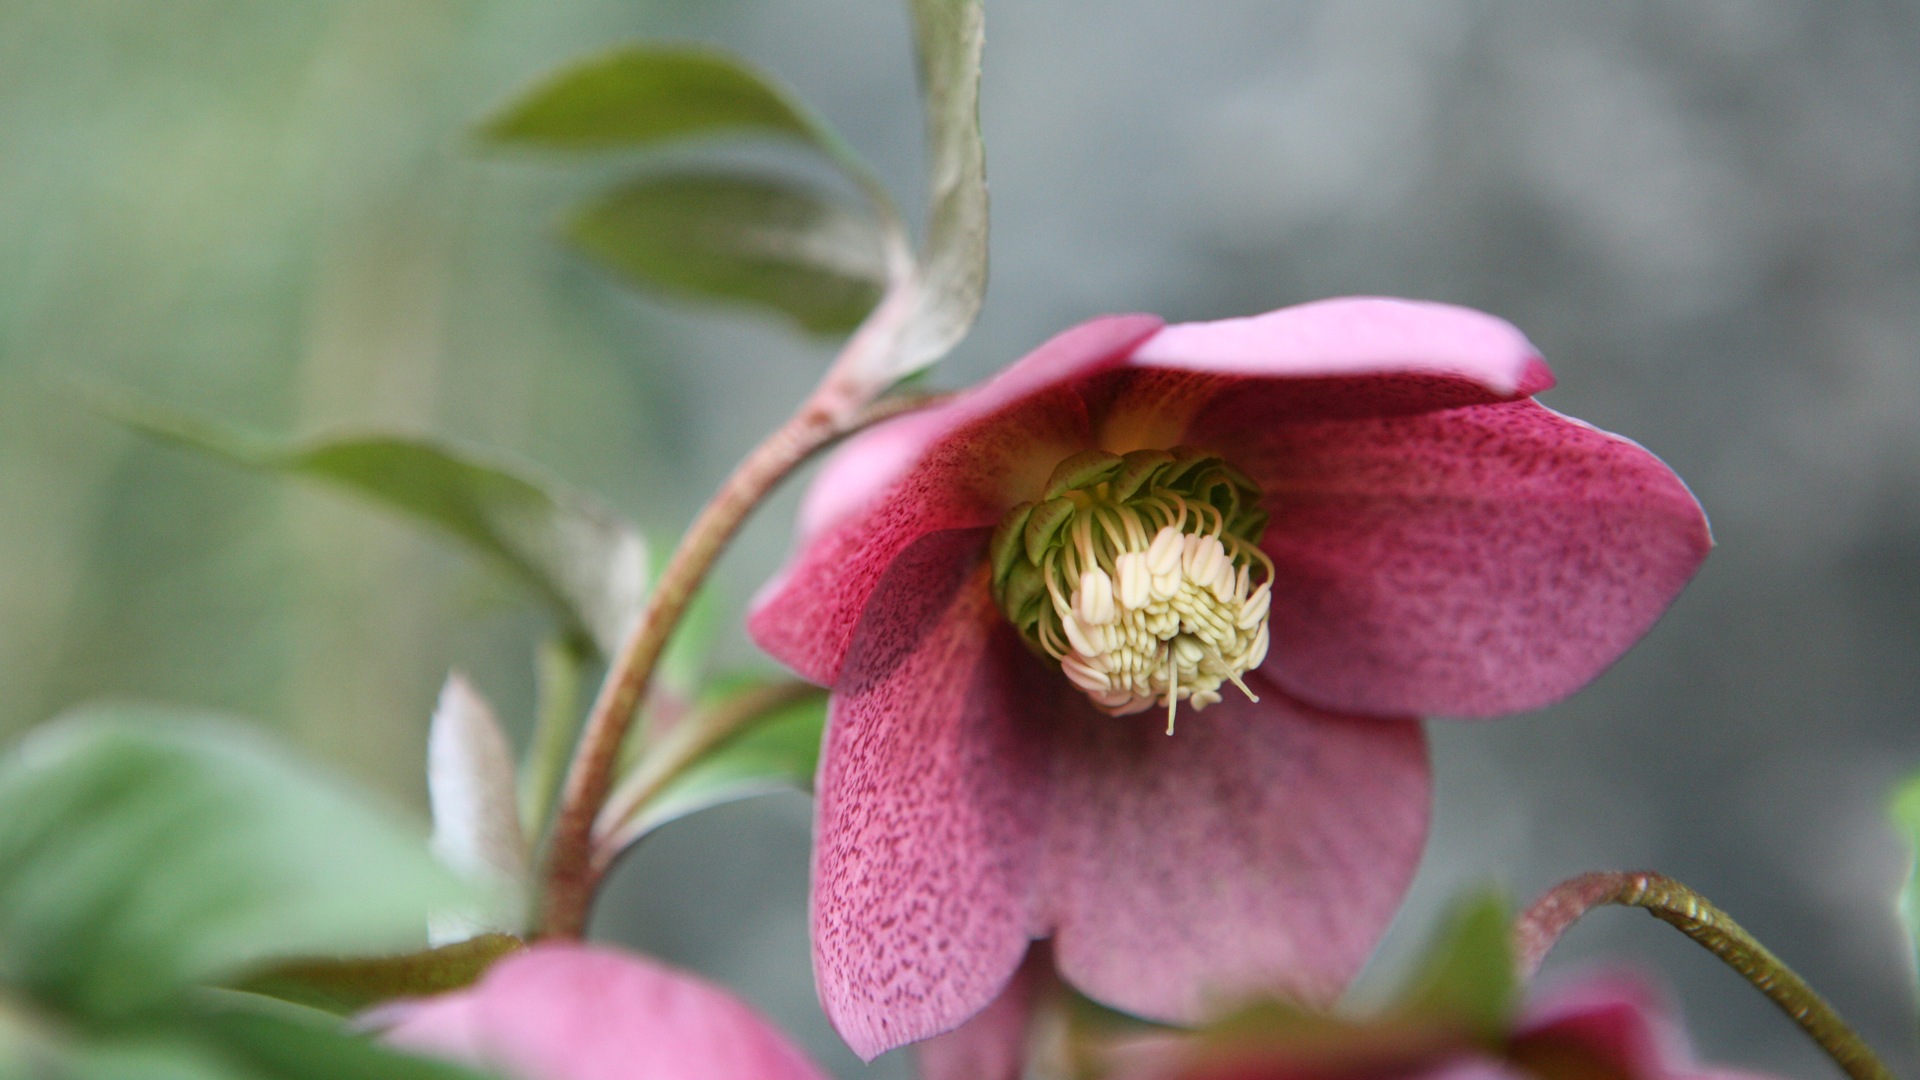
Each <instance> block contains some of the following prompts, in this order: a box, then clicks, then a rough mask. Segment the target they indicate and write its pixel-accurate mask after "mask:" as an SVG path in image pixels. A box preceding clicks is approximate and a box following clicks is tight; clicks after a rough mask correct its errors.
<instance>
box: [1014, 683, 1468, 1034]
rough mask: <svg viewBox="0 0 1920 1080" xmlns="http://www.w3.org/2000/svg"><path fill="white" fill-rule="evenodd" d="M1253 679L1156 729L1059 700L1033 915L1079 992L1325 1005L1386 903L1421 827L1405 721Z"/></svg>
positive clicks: (1133, 1001) (1412, 738)
mask: <svg viewBox="0 0 1920 1080" xmlns="http://www.w3.org/2000/svg"><path fill="white" fill-rule="evenodd" d="M1061 685H1064V683H1062V684H1061ZM1254 689H1255V690H1256V691H1260V692H1262V693H1263V695H1264V696H1263V699H1262V701H1261V702H1260V703H1258V704H1254V703H1252V702H1248V701H1246V700H1245V699H1244V698H1242V697H1240V696H1239V695H1238V694H1237V693H1234V694H1232V695H1231V696H1229V697H1228V698H1227V699H1226V700H1224V701H1222V702H1220V703H1218V704H1215V705H1213V706H1210V707H1209V708H1207V709H1206V710H1205V711H1203V712H1199V713H1195V712H1193V711H1192V710H1190V709H1187V708H1185V707H1182V709H1181V710H1180V715H1179V723H1178V728H1177V730H1176V731H1175V733H1174V734H1173V735H1172V736H1171V737H1169V736H1167V735H1166V734H1165V732H1164V728H1163V725H1164V723H1165V716H1164V715H1160V716H1157V717H1156V716H1155V715H1154V714H1151V713H1148V714H1140V715H1135V716H1131V717H1120V718H1115V717H1109V716H1104V715H1102V714H1100V713H1098V712H1096V711H1094V710H1093V709H1092V707H1091V706H1089V705H1087V704H1086V703H1085V701H1084V699H1081V698H1080V697H1079V695H1077V694H1075V693H1073V692H1071V691H1067V692H1065V693H1063V694H1060V695H1059V696H1058V700H1059V701H1060V703H1061V704H1060V706H1059V708H1060V712H1061V714H1062V715H1061V716H1060V720H1059V732H1058V738H1059V739H1060V740H1061V742H1060V746H1059V748H1058V750H1057V751H1056V753H1055V761H1056V762H1057V764H1058V769H1059V773H1058V779H1057V781H1056V783H1055V787H1054V792H1053V805H1052V812H1053V822H1054V843H1053V844H1052V846H1051V849H1050V852H1049V859H1048V862H1047V868H1046V873H1047V880H1046V896H1047V898H1048V900H1049V903H1050V908H1049V910H1048V912H1047V913H1046V914H1047V915H1048V917H1049V921H1051V922H1052V923H1053V925H1054V927H1055V936H1054V943H1053V947H1054V958H1055V962H1056V963H1057V964H1058V966H1059V969H1060V973H1061V975H1062V977H1064V978H1065V979H1066V981H1067V982H1069V983H1071V984H1072V985H1074V986H1076V987H1078V988H1079V989H1081V990H1082V991H1084V992H1086V993H1087V994H1088V995H1090V996H1092V997H1095V998H1098V999H1099V1000H1101V1001H1103V1002H1106V1003H1107V1004H1109V1005H1113V1006H1115V1007H1117V1008H1120V1009H1124V1010H1126V1011H1128V1012H1133V1013H1137V1014H1139V1015H1142V1016H1147V1017H1151V1018H1155V1019H1162V1020H1170V1021H1176V1022H1192V1021H1195V1020H1198V1019H1200V1018H1202V1017H1204V1016H1205V1015H1207V1013H1208V1011H1209V1006H1212V1007H1214V1008H1218V1007H1220V1006H1221V1005H1223V1004H1225V1003H1231V1002H1232V1001H1234V1000H1235V999H1237V998H1240V997H1242V996H1245V995H1247V994H1249V993H1255V992H1268V993H1272V992H1278V993H1281V994H1284V995H1288V996H1292V997H1298V998H1302V999H1305V1000H1308V1001H1311V1002H1314V1003H1317V1004H1326V1003H1329V1002H1331V1000H1332V999H1333V998H1334V997H1336V996H1337V995H1338V994H1339V993H1340V992H1341V991H1342V990H1344V989H1345V988H1346V985H1347V982H1348V980H1349V979H1351V977H1352V976H1353V974H1354V973H1355V972H1356V971H1357V970H1359V967H1360V965H1361V963H1362V962H1363V961H1364V960H1365V959H1366V958H1367V956H1368V954H1370V953H1371V952H1372V951H1373V947H1374V945H1375V944H1376V943H1377V942H1378V940H1379V938H1380V935H1381V934H1382V933H1383V932H1384V931H1385V929H1386V926H1387V923H1388V921H1389V920H1390V919H1391V918H1392V917H1393V913H1394V911H1395V909H1396V908H1397V907H1398V906H1399V903H1400V899H1401V897H1402V895H1403V894H1404V893H1405V891H1406V887H1407V885H1408V883H1409V882H1410V881H1411V880H1412V877H1413V871H1414V867H1415V865H1416V864H1417V863H1418V862H1419V859H1420V850H1421V846H1422V844H1423V842H1424V840H1425V837H1426V829H1427V818H1428V808H1429V796H1430V777H1429V774H1428V768H1427V753H1426V741H1425V738H1424V736H1423V734H1422V732H1421V730H1420V727H1419V725H1418V724H1417V723H1414V722H1412V721H1408V720H1389V719H1381V718H1374V717H1367V718H1352V717H1344V716H1334V715H1331V714H1327V713H1322V712H1317V711H1315V710H1312V709H1309V708H1306V707H1304V706H1301V705H1297V704H1294V703H1292V702H1290V701H1288V700H1287V699H1286V697H1285V696H1284V695H1282V694H1280V693H1278V692H1276V691H1273V690H1271V689H1270V688H1263V687H1261V686H1260V685H1258V684H1257V680H1256V685H1255V686H1254Z"/></svg>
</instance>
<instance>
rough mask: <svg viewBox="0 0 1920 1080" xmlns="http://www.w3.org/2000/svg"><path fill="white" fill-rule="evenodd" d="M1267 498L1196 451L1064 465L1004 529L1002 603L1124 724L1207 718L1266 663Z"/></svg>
mask: <svg viewBox="0 0 1920 1080" xmlns="http://www.w3.org/2000/svg"><path fill="white" fill-rule="evenodd" d="M1259 504H1260V489H1259V488H1257V487H1255V486H1254V484H1253V482H1252V481H1251V480H1248V479H1247V477H1246V476H1245V474H1243V473H1241V472H1240V470H1238V469H1236V468H1234V467H1233V466H1232V465H1229V464H1227V462H1225V461H1224V460H1222V459H1221V458H1220V457H1219V456H1217V455H1214V454H1208V453H1205V452H1203V451H1200V450H1194V449H1191V448H1188V447H1175V448H1174V449H1173V450H1170V451H1169V450H1135V451H1133V452H1131V453H1128V454H1125V455H1119V454H1109V453H1106V452H1105V451H1101V450H1087V451H1083V452H1081V453H1078V454H1075V455H1073V456H1072V457H1070V458H1068V459H1066V460H1065V461H1063V462H1061V463H1060V464H1059V466H1058V467H1056V468H1055V469H1054V471H1053V476H1052V478H1051V479H1049V480H1048V481H1047V487H1046V493H1045V494H1044V495H1043V496H1042V497H1041V499H1040V501H1038V502H1026V503H1021V504H1020V505H1018V506H1016V507H1014V508H1013V509H1012V510H1009V511H1008V512H1007V516H1006V517H1004V518H1002V519H1001V521H1000V525H999V527H998V528H996V529H995V530H994V533H993V541H992V544H991V547H990V549H989V550H990V552H991V557H992V560H993V598H994V601H995V602H996V603H998V604H999V605H1000V610H1001V611H1003V612H1005V613H1006V616H1007V618H1008V619H1010V620H1012V622H1013V625H1014V626H1015V627H1016V628H1017V629H1018V630H1019V631H1020V633H1021V636H1023V637H1024V638H1025V639H1026V641H1027V643H1028V644H1029V645H1030V646H1032V647H1033V648H1034V649H1036V650H1038V651H1039V652H1042V653H1045V654H1046V655H1047V656H1049V657H1052V658H1053V659H1054V660H1056V661H1058V662H1059V664H1060V670H1061V672H1062V673H1063V674H1065V675H1066V677H1067V678H1068V679H1069V680H1071V681H1072V682H1073V684H1074V685H1075V686H1078V687H1079V688H1080V689H1082V690H1084V691H1086V694H1087V696H1088V697H1089V698H1091V699H1093V703H1094V704H1095V705H1097V706H1099V707H1100V708H1101V709H1102V710H1104V711H1106V712H1107V713H1110V714H1112V715H1114V716H1125V715H1127V714H1129V713H1137V712H1141V711H1143V710H1145V709H1149V708H1152V707H1153V706H1155V705H1162V706H1165V707H1166V710H1167V734H1169V735H1171V734H1173V719H1174V711H1175V709H1176V708H1178V706H1179V703H1180V702H1181V700H1183V699H1184V700H1185V701H1186V702H1187V703H1188V704H1189V705H1191V706H1193V708H1195V709H1196V710H1197V709H1204V708H1206V707H1207V706H1208V705H1211V704H1213V703H1214V702H1216V701H1219V700H1220V685H1221V684H1222V683H1225V682H1231V683H1233V684H1234V685H1235V686H1237V687H1239V688H1240V691H1241V692H1242V693H1244V694H1246V695H1247V697H1248V698H1251V699H1253V700H1256V701H1257V700H1259V699H1258V698H1256V697H1255V696H1254V693H1253V691H1251V690H1249V689H1247V685H1246V683H1244V682H1242V681H1241V679H1240V676H1241V675H1243V674H1245V673H1246V672H1247V671H1249V670H1251V669H1253V668H1255V667H1258V666H1259V665H1260V661H1262V660H1264V659H1265V658H1266V655H1267V610H1268V605H1269V604H1270V602H1271V600H1272V595H1271V590H1272V586H1273V562H1272V561H1271V560H1269V559H1268V558H1267V556H1266V555H1265V554H1264V553H1263V552H1261V550H1260V548H1259V546H1258V545H1259V540H1260V533H1261V531H1262V530H1263V529H1264V528H1265V527H1266V523H1267V514H1266V512H1265V511H1263V510H1261V509H1260V506H1259Z"/></svg>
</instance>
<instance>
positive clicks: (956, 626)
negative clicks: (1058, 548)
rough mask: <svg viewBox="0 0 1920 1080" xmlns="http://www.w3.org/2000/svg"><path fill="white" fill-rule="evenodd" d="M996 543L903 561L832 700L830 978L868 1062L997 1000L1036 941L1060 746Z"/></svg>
mask: <svg viewBox="0 0 1920 1080" xmlns="http://www.w3.org/2000/svg"><path fill="white" fill-rule="evenodd" d="M985 541H986V530H972V531H967V532H952V533H940V534H935V535H933V536H928V537H924V538H922V539H921V540H920V541H919V542H917V543H916V544H914V545H913V546H912V547H911V548H909V549H908V550H907V551H905V552H903V553H902V554H901V555H900V557H899V558H898V559H896V560H894V563H893V565H892V566H891V567H890V568H889V569H888V571H887V574H886V577H885V579H884V580H883V581H881V582H880V584H879V586H878V587H877V588H876V589H875V590H874V596H873V600H872V602H871V603H870V604H868V605H867V613H866V615H865V617H864V618H862V620H861V622H860V625H859V628H858V629H857V631H856V632H855V634H854V638H853V643H852V646H851V648H850V649H849V651H848V654H847V662H846V666H845V670H844V671H843V672H842V674H841V678H840V682H839V684H838V686H837V687H836V688H835V692H834V696H833V703H832V707H831V714H830V719H829V725H828V730H827V741H826V747H825V750H824V753H823V755H822V758H821V766H820V777H819V783H818V790H819V806H818V810H817V814H818V826H817V828H816V831H815V841H814V870H813V946H814V975H815V978H816V980H817V981H818V984H819V990H820V1000H821V1003H822V1005H823V1006H824V1007H825V1008H826V1012H827V1016H828V1018H829V1019H830V1020H832V1021H833V1025H834V1027H835V1028H836V1029H837V1030H838V1031H839V1032H840V1034H841V1036H842V1037H843V1038H844V1039H846V1041H847V1044H848V1045H849V1046H851V1047H852V1048H853V1050H854V1052H855V1053H858V1054H859V1055H861V1056H862V1057H865V1058H869V1059H870V1058H872V1057H874V1056H875V1055H877V1054H879V1053H881V1052H883V1051H885V1050H889V1049H892V1048H893V1047H896V1046H900V1045H903V1044H905V1043H909V1042H914V1041H917V1040H920V1039H924V1038H927V1037H928V1036H931V1035H937V1034H939V1033H941V1032H944V1031H948V1030H951V1029H952V1028H954V1027H956V1026H957V1025H959V1024H960V1023H961V1022H962V1021H965V1020H966V1019H967V1018H968V1017H971V1016H973V1015H974V1014H975V1013H977V1012H979V1011H980V1010H981V1009H983V1008H985V1007H986V1006H987V1004H988V1003H989V1002H991V1001H992V1000H993V999H994V998H995V997H996V996H998V995H999V993H1000V991H1001V989H1002V987H1004V986H1005V985H1006V982H1007V980H1008V978H1009V977H1010V976H1011V975H1012V974H1013V972H1014V969H1015V968H1016V967H1017V966H1018V965H1019V964H1020V961H1021V957H1022V956H1023V955H1024V954H1025V953H1026V951H1027V941H1028V936H1029V935H1028V927H1029V925H1030V924H1031V896H1032V888H1033V880H1034V874H1035V873H1036V864H1035V859H1036V856H1037V855H1038V851H1039V844H1040V832H1041V830H1040V827H1039V826H1040V823H1041V822H1042V821H1043V816H1044V810H1045V805H1046V804H1045V798H1044V794H1045V783H1046V771H1045V770H1046V763H1047V761H1048V753H1047V748H1046V746H1045V742H1044V740H1045V726H1044V725H1040V724H1035V723H1032V722H1029V721H1027V718H1026V714H1027V712H1028V710H1029V704H1030V703H1029V700H1028V697H1027V694H1026V689H1027V688H1025V687H1023V686H1022V685H1021V683H1022V679H1021V673H1022V672H1023V671H1028V670H1037V669H1038V665H1037V664H1032V663H1031V658H1030V657H1028V656H1027V654H1026V653H1025V651H1024V650H1023V648H1022V647H1021V645H1020V644H1019V641H1018V639H1017V637H1016V636H1015V634H1014V631H1013V630H1012V628H1011V627H1009V626H1008V625H1007V623H1006V621H1005V619H1003V618H1002V617H1001V616H1000V614H999V612H998V611H997V610H996V609H995V608H994V606H993V601H992V599H991V597H989V596H988V593H987V580H986V567H985V565H984V563H983V562H982V561H981V560H980V559H979V558H978V553H979V551H980V549H981V547H982V545H984V543H985ZM962 550H965V551H971V552H972V553H973V555H974V557H973V558H971V559H968V558H956V552H958V551H962ZM1022 661H1026V662H1027V663H1026V664H1024V665H1023V664H1022V663H1021V662H1022ZM1053 677H1054V679H1056V680H1058V675H1057V674H1056V675H1054V676H1053Z"/></svg>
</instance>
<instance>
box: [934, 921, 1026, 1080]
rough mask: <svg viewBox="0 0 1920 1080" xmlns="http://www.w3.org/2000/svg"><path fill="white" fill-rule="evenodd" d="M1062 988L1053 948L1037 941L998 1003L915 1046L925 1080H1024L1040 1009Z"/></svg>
mask: <svg viewBox="0 0 1920 1080" xmlns="http://www.w3.org/2000/svg"><path fill="white" fill-rule="evenodd" d="M1058 990H1059V983H1058V980H1057V977H1056V976H1055V975H1054V972H1053V955H1052V952H1051V951H1050V950H1049V949H1048V948H1047V944H1046V943H1045V942H1035V943H1034V945H1033V947H1032V948H1031V949H1030V950H1028V952H1027V959H1026V960H1025V962H1023V963H1022V964H1021V965H1020V970H1019V971H1016V972H1014V974H1013V978H1012V979H1010V980H1009V981H1008V982H1007V985H1006V988H1005V989H1004V990H1002V991H1000V996H999V997H997V998H994V999H993V1004H991V1005H988V1006H987V1007H986V1008H984V1009H982V1010H980V1012H978V1013H976V1014H975V1015H974V1017H973V1019H971V1020H968V1021H967V1022H966V1023H964V1024H962V1025H960V1026H959V1027H958V1028H955V1029H954V1030H952V1031H949V1032H947V1033H946V1034H945V1035H935V1036H934V1037H933V1038H931V1039H928V1040H927V1041H926V1042H923V1043H921V1044H919V1045H918V1046H916V1047H915V1048H914V1049H915V1050H917V1051H918V1052H919V1053H918V1056H919V1058H920V1080H1020V1078H1021V1077H1022V1076H1024V1075H1026V1072H1027V1055H1028V1052H1029V1050H1030V1048H1031V1047H1030V1043H1031V1036H1032V1021H1033V1019H1034V1010H1035V1009H1037V1008H1039V1007H1041V1003H1042V999H1043V998H1046V997H1048V996H1049V995H1052V994H1054V993H1057V992H1058Z"/></svg>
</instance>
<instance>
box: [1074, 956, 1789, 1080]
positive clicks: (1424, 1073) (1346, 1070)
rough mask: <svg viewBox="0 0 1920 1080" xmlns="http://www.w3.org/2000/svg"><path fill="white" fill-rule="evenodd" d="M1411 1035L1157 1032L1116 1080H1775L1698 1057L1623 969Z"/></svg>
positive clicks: (1386, 1030)
mask: <svg viewBox="0 0 1920 1080" xmlns="http://www.w3.org/2000/svg"><path fill="white" fill-rule="evenodd" d="M1409 1036H1410V1033H1409V1032H1408V1031H1407V1030H1405V1029H1401V1030H1395V1029H1394V1028H1392V1027H1390V1026H1373V1027H1370V1026H1367V1025H1355V1026H1352V1027H1349V1028H1346V1029H1345V1030H1344V1032H1343V1033H1341V1034H1329V1033H1328V1032H1327V1031H1321V1032H1319V1033H1317V1037H1315V1038H1313V1039H1309V1040H1302V1039H1297V1038H1296V1039H1282V1038H1270V1037H1263V1036H1262V1035H1261V1034H1260V1033H1258V1032H1245V1031H1242V1032H1239V1033H1237V1034H1236V1035H1235V1036H1234V1037H1232V1038H1215V1039H1212V1040H1209V1039H1207V1038H1206V1037H1205V1036H1201V1037H1195V1038H1181V1037H1178V1036H1155V1037H1152V1038H1150V1039H1145V1040H1142V1041H1140V1042H1138V1043H1136V1044H1134V1045H1132V1046H1129V1047H1125V1048H1123V1049H1122V1051H1121V1052H1120V1054H1118V1055H1117V1059H1118V1060H1117V1065H1118V1067H1117V1068H1116V1069H1115V1070H1114V1072H1113V1073H1112V1080H1530V1078H1542V1077H1563V1078H1566V1080H1767V1078H1765V1077H1762V1076H1759V1075H1757V1074H1753V1073H1743V1072H1737V1071H1733V1070H1724V1069H1708V1068H1705V1067H1702V1066H1700V1065H1698V1064H1695V1063H1694V1060H1693V1055H1692V1052H1691V1050H1690V1049H1689V1048H1688V1045H1687V1040H1686V1036H1685V1034H1684V1033H1683V1032H1682V1031H1681V1030H1680V1028H1679V1026H1678V1024H1676V1023H1675V1022H1674V1021H1673V1020H1672V1019H1671V1017H1670V1016H1669V1015H1668V1013H1667V1010H1666V1009H1665V1007H1664V1005H1663V1003H1662V1002H1661V1000H1660V998H1659V996H1658V995H1657V994H1655V993H1653V992H1652V990H1651V989H1649V988H1648V987H1647V986H1646V985H1644V984H1643V983H1641V982H1640V981H1639V980H1637V979H1633V978H1627V977H1622V976H1618V975H1607V976H1602V977H1597V978H1588V979H1586V980H1583V981H1581V982H1578V983H1576V984H1573V985H1570V986H1567V987H1565V988H1564V989H1562V990H1561V991H1559V992H1556V993H1549V994H1546V995H1543V996H1542V998H1541V1000H1540V1002H1539V1003H1538V1004H1537V1005H1533V1006H1531V1007H1529V1008H1527V1009H1526V1010H1525V1011H1523V1012H1522V1014H1521V1015H1520V1017H1519V1019H1518V1020H1517V1021H1515V1023H1514V1025H1513V1028H1512V1030H1511V1031H1510V1032H1508V1033H1506V1034H1505V1035H1504V1037H1501V1038H1497V1039H1491V1040H1489V1039H1486V1038H1484V1037H1483V1038H1479V1039H1475V1038H1464V1037H1456V1038H1446V1037H1438V1038H1420V1037H1418V1036H1413V1037H1409Z"/></svg>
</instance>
